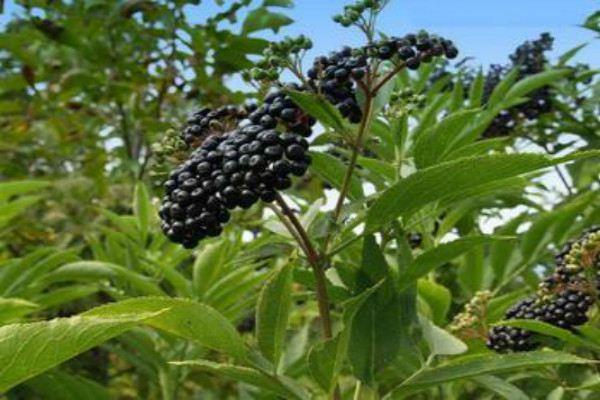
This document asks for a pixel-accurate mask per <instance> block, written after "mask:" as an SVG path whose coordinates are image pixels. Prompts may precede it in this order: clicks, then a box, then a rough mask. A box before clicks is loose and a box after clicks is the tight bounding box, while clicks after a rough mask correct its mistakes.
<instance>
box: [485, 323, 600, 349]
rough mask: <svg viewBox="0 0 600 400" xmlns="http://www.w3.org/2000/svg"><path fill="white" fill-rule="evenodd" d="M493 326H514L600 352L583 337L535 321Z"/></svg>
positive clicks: (597, 347) (597, 346)
mask: <svg viewBox="0 0 600 400" xmlns="http://www.w3.org/2000/svg"><path fill="white" fill-rule="evenodd" d="M494 325H504V326H514V327H516V328H522V329H527V330H528V331H531V332H535V333H538V334H540V335H546V336H552V337H555V338H557V339H560V340H562V341H563V342H565V343H568V344H571V345H573V346H579V347H584V348H588V349H591V350H594V351H599V350H600V345H598V344H596V343H593V342H591V341H589V340H586V339H585V338H584V337H581V336H578V335H575V334H574V333H572V332H571V331H568V330H566V329H562V328H558V327H556V326H554V325H551V324H548V323H545V322H542V321H536V320H525V319H509V320H505V321H499V322H497V323H495V324H494Z"/></svg>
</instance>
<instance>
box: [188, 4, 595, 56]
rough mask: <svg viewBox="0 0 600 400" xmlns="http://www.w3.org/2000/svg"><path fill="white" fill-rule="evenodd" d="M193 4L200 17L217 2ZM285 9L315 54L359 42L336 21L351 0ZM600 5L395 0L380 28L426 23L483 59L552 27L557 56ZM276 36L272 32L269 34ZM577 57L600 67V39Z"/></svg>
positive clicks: (293, 31)
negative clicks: (311, 42) (201, 5)
mask: <svg viewBox="0 0 600 400" xmlns="http://www.w3.org/2000/svg"><path fill="white" fill-rule="evenodd" d="M205 3H206V4H204V6H203V7H197V8H193V9H190V10H191V11H190V13H191V15H192V17H193V18H195V19H198V20H201V19H202V18H203V17H204V16H205V15H208V14H210V12H211V10H214V9H215V7H214V6H213V5H212V4H211V3H212V2H210V1H205ZM295 3H296V6H295V7H294V8H292V9H289V10H284V11H285V12H286V13H287V14H288V15H290V16H291V17H292V18H293V19H294V20H295V21H296V22H295V24H294V25H292V26H289V27H286V28H284V29H283V32H282V33H285V34H289V35H297V34H300V33H304V34H307V35H308V36H310V37H312V38H313V39H314V42H315V49H314V51H313V53H314V55H317V54H322V53H326V52H328V51H330V50H333V49H337V48H338V47H340V46H341V45H342V44H350V45H360V44H361V43H362V42H363V38H362V36H361V35H360V33H359V32H357V31H356V30H352V29H350V30H349V29H345V28H342V27H340V26H339V25H337V24H334V23H333V22H332V21H331V16H332V15H334V14H336V13H339V12H340V11H341V10H342V9H343V6H344V5H345V4H348V3H349V1H348V0H296V1H295ZM597 9H600V2H598V1H593V0H392V1H391V3H390V5H389V6H388V8H387V9H386V11H385V12H384V13H383V15H382V16H381V18H380V23H379V29H380V30H381V31H383V32H385V33H387V34H389V35H400V34H403V33H407V32H411V31H417V30H419V29H427V30H429V31H431V32H435V33H438V34H440V35H444V36H446V37H448V38H451V39H453V40H454V41H455V42H456V44H457V45H458V47H459V49H460V50H461V54H462V55H463V56H473V57H475V58H476V59H477V60H479V62H481V63H483V64H490V63H497V62H504V61H505V60H506V59H507V56H508V54H509V53H510V52H511V51H512V50H513V49H514V48H515V47H516V46H517V45H519V44H520V43H521V42H523V41H524V40H526V39H532V38H536V37H537V36H538V35H539V34H540V33H541V32H545V31H548V32H551V33H552V34H553V35H554V37H555V38H556V40H555V49H556V50H555V51H554V52H553V55H554V56H555V57H556V56H557V55H558V54H561V53H563V52H565V51H567V50H569V49H571V48H572V47H575V46H576V45H578V44H580V43H583V42H587V41H592V39H593V38H594V35H593V34H592V33H591V32H590V31H587V30H585V29H582V28H580V27H578V26H577V25H579V24H581V23H582V22H583V21H584V19H585V17H586V16H587V15H589V14H591V13H592V12H593V11H595V10H597ZM266 36H267V37H269V38H271V37H272V36H271V35H266ZM577 60H578V61H582V62H587V63H589V64H591V65H592V66H596V67H600V40H596V41H595V43H592V44H591V45H590V46H589V47H588V48H586V49H584V50H583V51H582V52H581V53H580V55H579V56H578V57H577Z"/></svg>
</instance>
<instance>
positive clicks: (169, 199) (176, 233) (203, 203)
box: [160, 124, 310, 248]
mask: <svg viewBox="0 0 600 400" xmlns="http://www.w3.org/2000/svg"><path fill="white" fill-rule="evenodd" d="M307 150H308V142H307V141H306V139H304V138H302V137H301V136H299V135H296V134H293V133H289V132H286V133H281V132H279V131H277V130H275V129H271V128H266V127H264V126H262V125H253V124H250V125H246V126H244V127H242V128H240V129H236V130H234V131H231V132H229V133H227V134H226V135H222V136H216V135H215V136H211V137H210V138H208V139H206V140H205V141H204V142H203V143H202V145H201V146H200V147H199V148H198V149H196V150H195V151H194V152H193V153H192V155H191V157H190V159H188V160H187V161H186V162H185V163H184V164H183V165H182V166H180V167H179V168H178V169H176V170H175V171H173V172H172V173H171V176H170V179H169V180H168V181H167V182H166V183H165V189H166V195H165V198H164V199H163V204H162V207H161V210H160V216H161V218H162V220H163V224H162V229H163V231H164V232H165V234H166V235H167V236H168V237H169V239H171V240H172V241H174V242H176V243H181V244H183V245H184V246H185V247H188V248H191V247H194V246H196V245H197V244H198V241H200V240H202V239H203V238H204V237H206V236H218V235H219V234H220V233H221V231H222V225H223V224H224V223H226V222H227V221H228V220H229V211H228V210H232V209H234V208H236V207H240V208H243V209H246V208H249V207H250V206H252V205H253V204H254V203H256V202H257V201H258V200H259V199H260V200H263V201H266V202H271V201H273V200H274V199H275V197H276V190H284V189H287V188H289V187H290V186H291V184H292V182H291V179H290V175H292V174H293V175H296V176H302V175H303V174H304V173H305V172H306V170H307V168H308V165H309V163H310V158H309V156H308V154H307Z"/></svg>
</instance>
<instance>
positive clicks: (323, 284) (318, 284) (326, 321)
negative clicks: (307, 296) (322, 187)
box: [275, 194, 333, 339]
mask: <svg viewBox="0 0 600 400" xmlns="http://www.w3.org/2000/svg"><path fill="white" fill-rule="evenodd" d="M275 201H276V202H277V204H278V205H279V207H280V208H281V211H282V212H283V214H284V215H285V216H286V217H287V218H288V219H289V221H290V222H291V224H292V225H293V226H294V228H295V229H296V231H297V233H298V235H299V236H300V241H299V243H303V245H304V246H305V248H306V258H307V259H308V262H309V264H310V265H311V267H312V270H313V273H314V276H315V290H316V295H317V305H318V307H319V315H320V316H321V324H322V328H323V337H324V338H325V339H331V338H332V337H333V329H332V325H331V314H330V312H329V298H328V295H327V277H326V276H325V269H324V268H323V265H321V263H320V257H319V255H318V253H317V252H316V250H315V248H314V247H313V245H312V243H311V241H310V239H309V237H308V234H307V233H306V230H305V229H304V227H303V226H302V224H301V223H300V221H299V220H298V218H297V217H296V215H295V214H294V212H293V211H292V209H291V208H290V207H289V206H288V205H287V203H286V202H285V200H284V199H283V197H281V195H280V194H277V197H276V198H275Z"/></svg>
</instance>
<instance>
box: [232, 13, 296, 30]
mask: <svg viewBox="0 0 600 400" xmlns="http://www.w3.org/2000/svg"><path fill="white" fill-rule="evenodd" d="M292 22H294V20H293V19H291V18H289V17H287V16H286V15H284V14H281V13H276V12H271V11H269V10H268V9H266V8H265V7H259V8H257V9H256V10H253V11H250V12H249V13H248V15H247V16H246V19H245V20H244V25H243V26H242V33H244V34H248V33H251V32H256V31H262V30H264V29H271V30H272V31H273V32H275V33H277V32H278V31H279V29H280V28H281V27H283V26H286V25H289V24H291V23H292Z"/></svg>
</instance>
